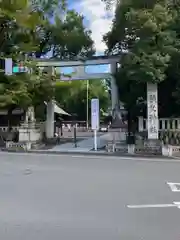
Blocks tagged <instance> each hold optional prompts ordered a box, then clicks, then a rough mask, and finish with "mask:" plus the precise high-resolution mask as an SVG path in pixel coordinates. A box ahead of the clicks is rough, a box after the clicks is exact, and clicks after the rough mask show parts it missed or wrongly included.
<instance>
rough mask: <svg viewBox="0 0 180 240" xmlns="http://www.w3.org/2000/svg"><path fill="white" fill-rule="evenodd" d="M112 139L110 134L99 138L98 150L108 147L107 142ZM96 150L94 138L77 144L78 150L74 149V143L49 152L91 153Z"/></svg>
mask: <svg viewBox="0 0 180 240" xmlns="http://www.w3.org/2000/svg"><path fill="white" fill-rule="evenodd" d="M109 137H110V133H106V134H103V135H101V136H98V137H97V145H98V148H102V147H104V146H105V145H106V143H107V140H108V139H109ZM93 148H94V138H93V137H90V138H88V139H84V140H82V141H79V142H77V148H75V147H74V143H65V144H60V145H56V146H55V147H53V148H51V149H49V150H48V151H50V152H51V151H59V152H76V151H77V152H89V151H91V150H92V149H93Z"/></svg>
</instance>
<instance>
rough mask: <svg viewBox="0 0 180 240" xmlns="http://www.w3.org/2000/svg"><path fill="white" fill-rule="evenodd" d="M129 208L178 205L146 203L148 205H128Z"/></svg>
mask: <svg viewBox="0 0 180 240" xmlns="http://www.w3.org/2000/svg"><path fill="white" fill-rule="evenodd" d="M127 207H128V208H167V207H177V205H175V204H146V205H127Z"/></svg>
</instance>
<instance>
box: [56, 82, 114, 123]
mask: <svg viewBox="0 0 180 240" xmlns="http://www.w3.org/2000/svg"><path fill="white" fill-rule="evenodd" d="M87 81H88V82H89V83H88V88H87ZM87 81H86V80H84V81H67V82H59V83H57V84H56V91H55V98H56V100H57V101H58V102H59V103H60V105H61V106H62V108H64V109H65V110H66V111H67V112H69V113H75V114H77V118H78V119H79V120H86V113H87V89H88V106H89V109H88V110H89V114H90V109H91V99H92V98H99V102H100V108H101V109H102V110H103V111H107V108H108V107H109V104H110V100H109V93H108V90H107V88H106V86H105V85H104V84H103V83H102V81H100V80H87Z"/></svg>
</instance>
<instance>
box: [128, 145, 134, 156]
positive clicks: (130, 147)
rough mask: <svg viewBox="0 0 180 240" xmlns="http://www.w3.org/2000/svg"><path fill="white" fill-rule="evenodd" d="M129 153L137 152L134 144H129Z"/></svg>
mask: <svg viewBox="0 0 180 240" xmlns="http://www.w3.org/2000/svg"><path fill="white" fill-rule="evenodd" d="M128 153H129V154H135V145H134V144H128Z"/></svg>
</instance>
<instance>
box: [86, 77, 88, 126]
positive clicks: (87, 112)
mask: <svg viewBox="0 0 180 240" xmlns="http://www.w3.org/2000/svg"><path fill="white" fill-rule="evenodd" d="M86 128H87V130H88V129H89V80H87V82H86Z"/></svg>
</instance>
